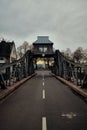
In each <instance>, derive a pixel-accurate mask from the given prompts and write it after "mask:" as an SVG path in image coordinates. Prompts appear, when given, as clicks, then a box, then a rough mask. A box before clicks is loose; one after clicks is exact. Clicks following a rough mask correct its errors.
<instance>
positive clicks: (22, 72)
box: [0, 50, 87, 89]
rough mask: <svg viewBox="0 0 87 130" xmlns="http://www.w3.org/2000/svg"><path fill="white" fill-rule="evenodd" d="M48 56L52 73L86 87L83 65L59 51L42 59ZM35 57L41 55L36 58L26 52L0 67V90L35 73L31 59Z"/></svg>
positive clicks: (86, 81) (86, 70)
mask: <svg viewBox="0 0 87 130" xmlns="http://www.w3.org/2000/svg"><path fill="white" fill-rule="evenodd" d="M48 56H49V57H53V58H54V65H53V66H52V67H51V71H52V73H54V74H55V75H57V76H60V77H62V78H64V79H66V80H68V81H71V82H73V83H75V84H77V85H81V86H82V87H87V67H86V66H85V65H82V64H78V63H74V62H73V61H70V60H69V59H67V58H66V57H64V56H63V55H62V53H61V52H60V51H59V50H56V51H55V52H52V54H48V55H47V54H46V55H45V56H44V57H48ZM36 57H41V54H40V56H39V55H38V56H37V54H36V55H35V53H33V52H31V51H27V52H26V54H25V55H24V56H23V57H22V58H21V59H19V60H17V61H15V62H14V63H10V64H6V65H3V66H2V67H0V86H1V89H5V87H6V86H8V85H10V84H12V83H14V82H16V81H19V80H21V79H23V78H24V77H27V76H29V75H31V74H33V73H34V72H35V70H34V65H33V58H36Z"/></svg>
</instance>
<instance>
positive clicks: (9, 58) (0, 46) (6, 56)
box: [0, 40, 17, 65]
mask: <svg viewBox="0 0 87 130" xmlns="http://www.w3.org/2000/svg"><path fill="white" fill-rule="evenodd" d="M16 59H17V55H16V48H15V43H14V42H13V41H12V42H6V41H5V40H2V41H1V42H0V65H1V64H5V63H11V62H14V61H15V60H16Z"/></svg>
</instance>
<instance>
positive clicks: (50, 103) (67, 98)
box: [0, 71, 87, 130]
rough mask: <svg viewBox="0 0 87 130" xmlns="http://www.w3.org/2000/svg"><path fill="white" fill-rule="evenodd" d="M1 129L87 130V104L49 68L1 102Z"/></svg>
mask: <svg viewBox="0 0 87 130" xmlns="http://www.w3.org/2000/svg"><path fill="white" fill-rule="evenodd" d="M0 130H87V104H86V102H84V101H83V100H82V99H81V98H80V97H79V96H78V95H75V94H74V93H73V92H72V91H71V90H70V89H69V88H68V87H67V86H66V85H64V84H62V83H61V82H60V81H58V80H57V79H56V78H54V77H52V76H51V75H50V74H49V72H48V71H47V72H46V71H38V73H37V75H36V76H35V77H33V78H32V79H30V80H28V81H27V82H26V83H24V84H23V85H22V86H21V87H20V88H18V89H17V90H16V91H14V93H12V94H11V95H9V96H8V97H7V98H6V99H4V100H3V101H1V102H0Z"/></svg>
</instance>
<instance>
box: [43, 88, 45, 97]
mask: <svg viewBox="0 0 87 130" xmlns="http://www.w3.org/2000/svg"><path fill="white" fill-rule="evenodd" d="M43 99H45V90H44V89H43Z"/></svg>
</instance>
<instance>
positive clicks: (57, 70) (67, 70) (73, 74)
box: [52, 50, 87, 87]
mask: <svg viewBox="0 0 87 130" xmlns="http://www.w3.org/2000/svg"><path fill="white" fill-rule="evenodd" d="M52 72H53V73H54V74H55V75H58V76H60V77H62V78H64V79H66V80H68V81H70V82H73V83H74V84H76V85H80V86H82V87H87V67H86V66H85V65H82V64H78V63H75V62H73V61H71V60H69V59H67V58H66V57H64V56H63V55H62V53H61V52H60V51H59V50H57V51H56V53H55V63H54V66H53V69H52Z"/></svg>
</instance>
